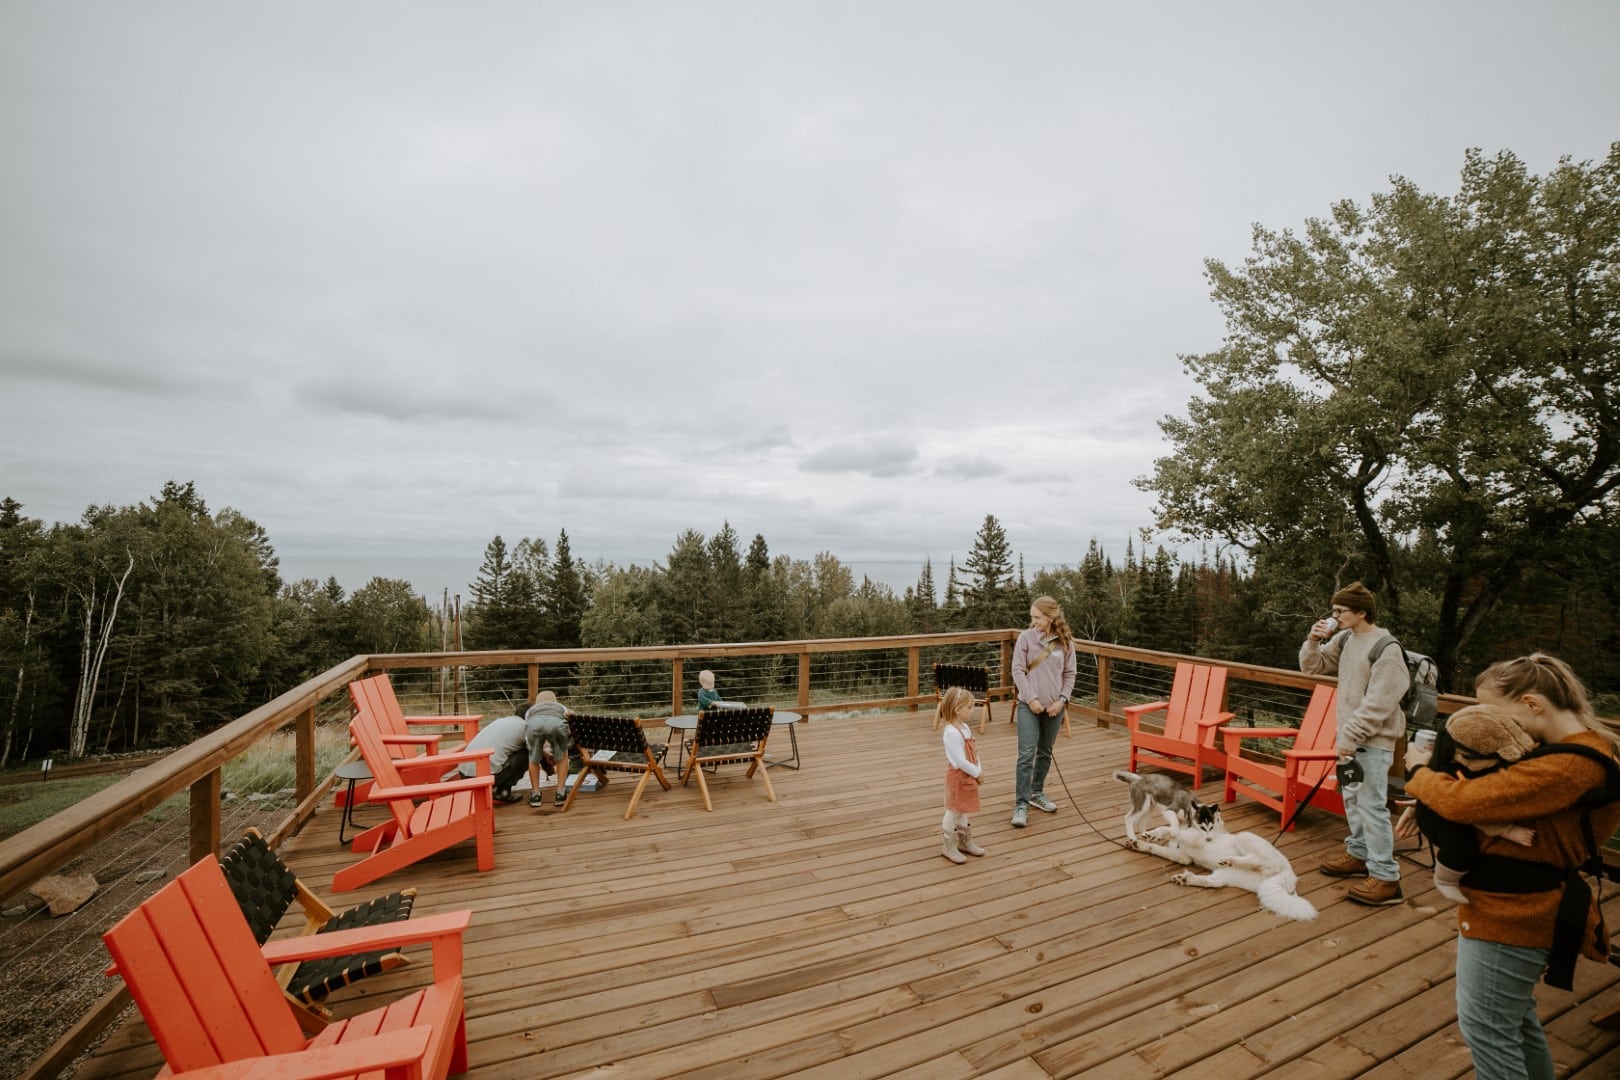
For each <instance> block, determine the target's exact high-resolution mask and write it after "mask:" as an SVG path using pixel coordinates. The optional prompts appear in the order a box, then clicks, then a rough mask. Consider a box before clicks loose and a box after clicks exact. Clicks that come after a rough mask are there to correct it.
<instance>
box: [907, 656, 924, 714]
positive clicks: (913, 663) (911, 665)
mask: <svg viewBox="0 0 1620 1080" xmlns="http://www.w3.org/2000/svg"><path fill="white" fill-rule="evenodd" d="M921 664H922V646H920V645H913V646H911V647H910V648H908V649H906V697H916V696H917V668H918V667H919V666H920V665H921ZM909 711H910V712H916V711H917V703H916V702H915V701H913V702H912V703H911V705H910V706H909Z"/></svg>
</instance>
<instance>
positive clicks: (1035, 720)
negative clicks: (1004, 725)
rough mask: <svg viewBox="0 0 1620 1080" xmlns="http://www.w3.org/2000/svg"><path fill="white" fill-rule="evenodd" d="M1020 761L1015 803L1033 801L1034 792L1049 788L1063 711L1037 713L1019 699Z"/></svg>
mask: <svg viewBox="0 0 1620 1080" xmlns="http://www.w3.org/2000/svg"><path fill="white" fill-rule="evenodd" d="M1017 716H1018V765H1017V775H1016V777H1015V778H1014V789H1015V794H1014V797H1013V807H1014V809H1017V808H1018V807H1020V806H1027V805H1029V800H1030V798H1031V796H1034V795H1040V794H1042V793H1044V792H1045V791H1046V772H1047V770H1048V769H1050V768H1051V767H1052V744H1053V743H1055V742H1057V735H1058V729H1059V728H1060V727H1062V726H1063V713H1062V711H1061V710H1059V712H1058V714H1057V715H1056V716H1048V715H1047V714H1046V713H1039V714H1037V713H1036V712H1035V710H1033V709H1031V708H1030V707H1029V706H1028V705H1025V704H1024V703H1023V702H1022V701H1020V702H1019V703H1018V713H1017Z"/></svg>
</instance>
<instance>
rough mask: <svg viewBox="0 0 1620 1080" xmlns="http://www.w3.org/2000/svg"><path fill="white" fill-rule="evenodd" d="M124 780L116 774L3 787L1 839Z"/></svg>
mask: <svg viewBox="0 0 1620 1080" xmlns="http://www.w3.org/2000/svg"><path fill="white" fill-rule="evenodd" d="M122 779H123V777H122V776H119V775H117V774H116V773H108V774H103V775H99V776H78V777H73V778H71V779H65V780H42V781H40V782H39V783H37V784H8V785H7V786H5V787H0V836H14V835H16V834H17V833H20V832H22V831H23V830H24V829H27V828H29V827H30V826H33V825H37V824H39V823H40V822H41V821H44V820H45V819H46V818H48V817H50V816H51V815H52V814H58V813H61V812H62V811H63V810H66V809H68V808H69V807H71V806H76V805H78V804H79V803H80V802H83V801H84V800H85V799H88V798H89V797H90V796H92V795H94V794H95V793H96V792H98V791H101V790H103V789H104V788H109V787H112V786H113V785H114V784H116V783H118V781H120V780H122Z"/></svg>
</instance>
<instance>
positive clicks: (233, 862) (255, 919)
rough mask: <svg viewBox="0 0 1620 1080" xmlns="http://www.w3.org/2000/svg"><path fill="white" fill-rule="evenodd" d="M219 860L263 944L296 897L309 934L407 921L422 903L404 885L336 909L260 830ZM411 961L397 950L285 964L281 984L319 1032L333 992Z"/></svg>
mask: <svg viewBox="0 0 1620 1080" xmlns="http://www.w3.org/2000/svg"><path fill="white" fill-rule="evenodd" d="M219 864H220V868H221V869H222V870H223V871H224V872H225V880H226V882H227V883H228V884H229V885H230V887H231V892H232V894H234V895H235V897H236V902H237V904H238V905H240V906H241V908H242V914H243V915H244V916H245V917H246V918H247V922H248V927H249V928H250V929H251V930H252V931H253V936H254V938H255V939H256V940H257V941H258V943H259V944H260V945H263V944H264V943H265V942H267V941H269V940H270V934H271V932H272V931H273V930H275V928H276V924H278V923H279V922H281V920H282V917H283V916H285V915H286V914H287V912H288V911H289V910H290V909H291V908H292V905H293V903H294V902H295V901H296V902H297V903H298V905H299V906H300V907H301V908H303V914H304V931H303V932H304V933H306V934H323V933H327V932H328V931H332V930H348V929H351V928H354V927H361V926H381V925H383V924H384V923H391V922H404V921H405V920H406V919H409V918H410V917H411V906H412V905H413V904H414V903H415V902H416V890H415V889H401V890H399V891H398V892H392V893H389V894H388V895H387V896H379V897H377V898H375V899H372V900H367V901H366V902H365V903H363V904H356V905H355V906H354V907H351V908H346V909H344V910H343V911H337V912H334V911H333V910H332V909H331V907H329V906H328V905H327V904H326V902H325V901H323V900H321V898H320V897H318V896H316V895H315V894H314V893H312V892H310V891H309V889H308V887H306V886H305V885H304V883H303V882H302V881H299V880H298V876H297V875H296V874H294V873H293V872H292V870H291V869H289V868H288V866H287V864H286V863H284V862H282V861H281V857H280V856H279V855H277V854H276V853H275V852H274V851H272V850H270V845H269V844H267V843H265V840H264V837H263V836H262V835H260V833H259V830H257V829H248V830H247V832H246V833H245V834H244V835H243V837H242V839H240V840H238V841H237V842H236V843H235V844H233V845H231V848H230V850H228V851H227V852H225V854H224V856H223V857H222V858H221V859H220V860H219ZM408 963H410V958H409V957H407V956H406V955H405V954H404V953H402V952H399V951H397V950H391V951H383V952H371V953H358V954H355V955H352V956H334V957H330V958H327V959H321V960H306V961H304V962H303V963H301V964H284V965H282V967H281V968H280V969H279V970H278V971H277V972H276V982H278V983H280V984H281V987H282V989H283V990H284V991H286V994H287V997H288V999H289V1000H290V1002H291V1003H292V1005H293V1012H294V1013H295V1014H296V1015H297V1017H298V1023H299V1025H300V1026H301V1027H302V1028H303V1029H304V1030H305V1031H307V1032H316V1031H319V1030H321V1028H323V1027H325V1026H326V1024H327V1023H328V1021H330V1020H331V1018H332V1014H331V1013H330V1012H329V1011H328V1010H327V1008H326V1006H325V1004H324V1001H325V999H326V996H327V995H328V994H330V993H331V992H332V991H334V990H338V989H341V988H342V987H345V986H348V985H349V984H350V983H352V982H355V981H356V980H358V979H363V978H365V977H366V976H368V975H378V974H381V973H382V972H384V971H392V970H393V969H394V968H397V967H402V966H404V965H405V964H408Z"/></svg>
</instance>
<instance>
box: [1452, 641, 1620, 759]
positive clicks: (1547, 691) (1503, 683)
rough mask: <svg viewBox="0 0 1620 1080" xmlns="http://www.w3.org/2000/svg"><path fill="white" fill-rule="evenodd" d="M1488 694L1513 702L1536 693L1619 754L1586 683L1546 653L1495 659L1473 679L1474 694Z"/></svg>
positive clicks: (1618, 737) (1617, 739)
mask: <svg viewBox="0 0 1620 1080" xmlns="http://www.w3.org/2000/svg"><path fill="white" fill-rule="evenodd" d="M1482 690H1483V691H1488V692H1489V693H1491V694H1494V695H1495V696H1497V697H1501V698H1506V699H1508V700H1510V701H1511V700H1513V699H1514V698H1518V697H1521V696H1522V695H1524V694H1537V695H1539V696H1541V697H1543V698H1545V699H1546V700H1547V704H1549V705H1551V706H1552V707H1553V708H1555V709H1562V710H1564V711H1565V712H1570V713H1573V714H1574V715H1575V716H1577V717H1579V718H1580V721H1581V723H1582V724H1583V725H1584V726H1585V727H1587V728H1588V729H1589V730H1591V731H1595V732H1597V733H1598V734H1599V735H1602V736H1603V737H1604V738H1605V739H1607V740H1609V744H1610V746H1612V747H1613V748H1614V749H1615V750H1617V751H1620V734H1617V733H1616V732H1615V731H1614V729H1613V728H1611V727H1610V726H1609V725H1608V724H1607V723H1605V722H1604V721H1602V720H1600V719H1598V715H1597V712H1596V710H1594V709H1593V708H1592V697H1591V695H1590V694H1588V693H1587V692H1586V684H1584V683H1583V682H1581V680H1580V676H1578V675H1576V674H1575V671H1574V669H1573V668H1571V667H1570V666H1569V665H1568V664H1566V663H1564V661H1562V660H1560V659H1558V657H1556V656H1552V655H1550V654H1548V653H1539V652H1538V653H1531V654H1530V655H1529V656H1520V657H1518V658H1516V659H1513V660H1499V661H1497V662H1496V663H1494V664H1492V665H1491V666H1490V667H1488V668H1486V669H1485V670H1484V671H1482V672H1480V673H1479V675H1478V676H1477V677H1476V678H1475V679H1474V692H1475V693H1476V694H1477V693H1479V692H1480V691H1482Z"/></svg>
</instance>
